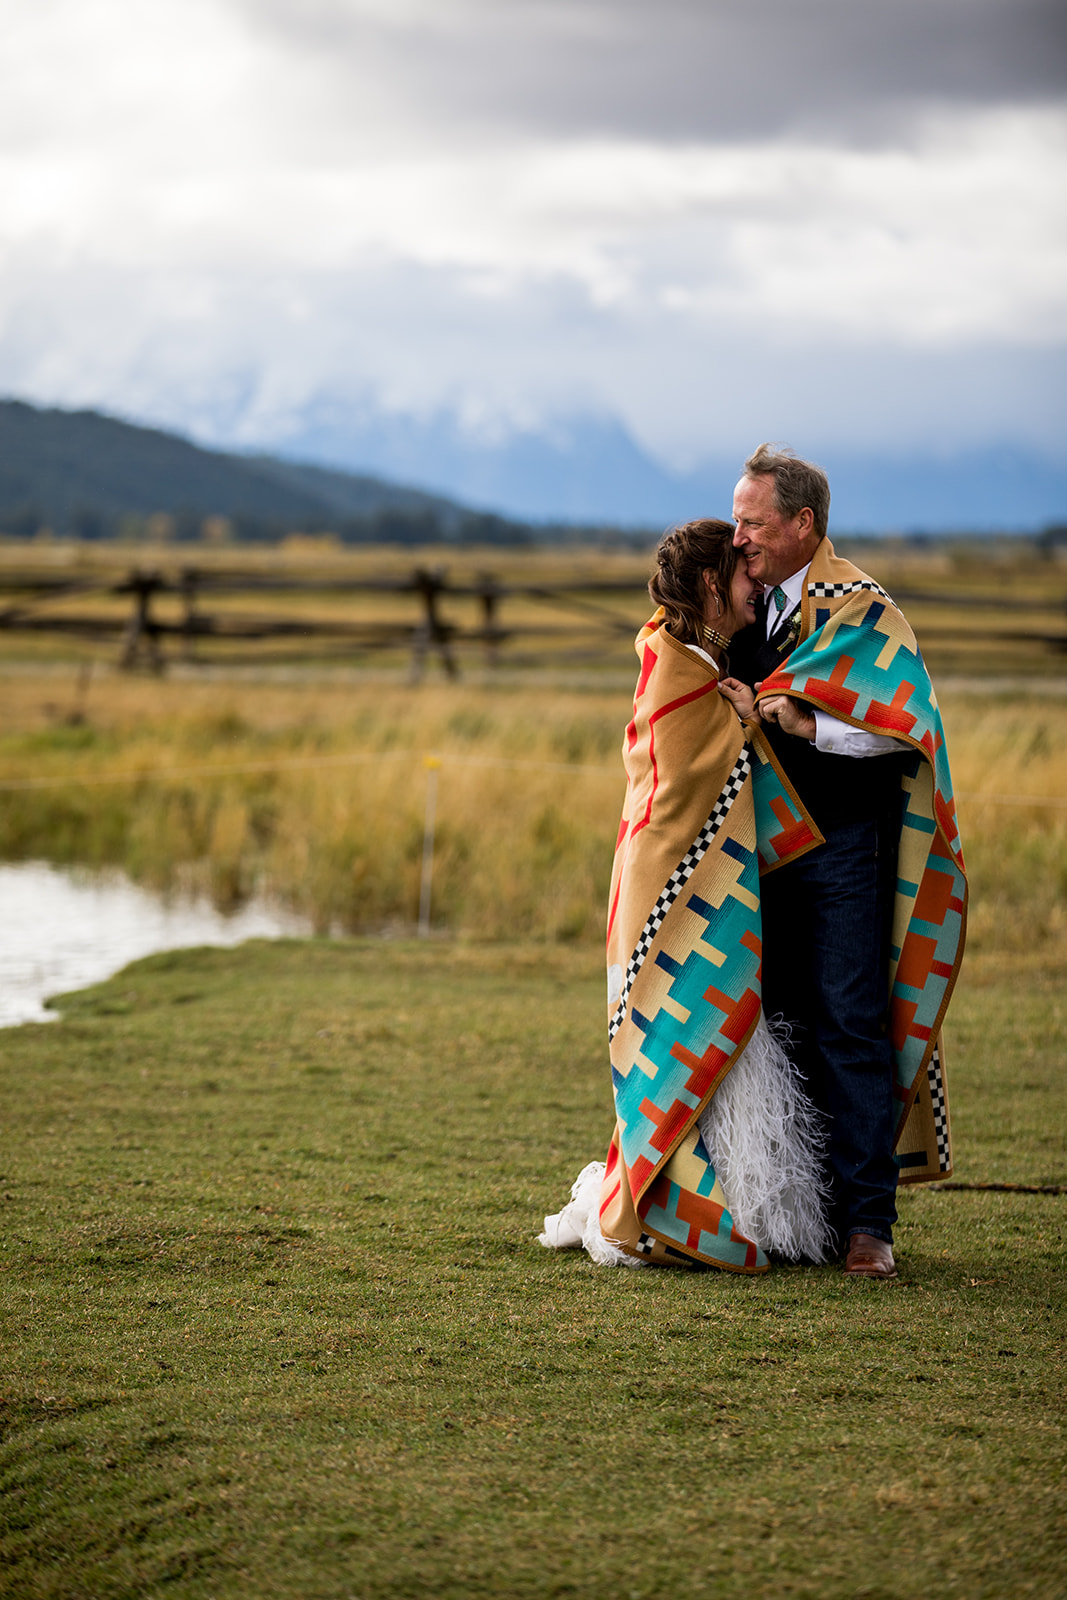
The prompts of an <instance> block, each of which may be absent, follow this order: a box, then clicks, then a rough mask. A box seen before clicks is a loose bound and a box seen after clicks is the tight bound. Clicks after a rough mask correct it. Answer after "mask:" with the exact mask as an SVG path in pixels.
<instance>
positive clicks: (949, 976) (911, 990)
mask: <svg viewBox="0 0 1067 1600" xmlns="http://www.w3.org/2000/svg"><path fill="white" fill-rule="evenodd" d="M768 694H789V695H793V696H794V697H795V698H797V699H799V700H804V701H806V702H807V703H808V704H809V705H811V706H814V707H817V708H818V709H819V710H822V711H827V712H830V713H831V714H832V715H833V716H835V717H838V718H840V720H841V721H843V722H847V723H849V724H850V725H851V726H852V727H854V728H865V729H866V730H867V731H868V732H871V733H888V734H892V735H894V736H895V737H896V738H898V739H902V740H903V741H904V742H905V743H906V744H909V745H911V746H912V748H913V750H914V758H913V760H912V761H911V763H910V765H909V766H908V768H907V770H906V771H905V773H904V776H903V777H902V779H901V786H902V790H903V795H902V810H901V833H900V853H899V858H898V865H897V886H896V897H895V903H894V912H893V932H892V940H891V946H892V948H891V958H890V1009H889V1026H890V1038H891V1042H892V1046H893V1060H894V1074H895V1082H894V1094H895V1096H896V1100H897V1106H898V1116H897V1129H896V1145H895V1150H896V1156H897V1161H898V1163H899V1165H900V1180H901V1182H902V1183H916V1182H922V1181H926V1180H929V1179H935V1178H938V1177H945V1176H947V1175H948V1173H949V1172H951V1170H952V1157H951V1136H950V1126H949V1114H948V1092H947V1085H946V1082H945V1071H944V1048H943V1044H942V1043H941V1040H940V1034H941V1026H942V1022H943V1020H944V1016H945V1012H946V1010H947V1008H948V1003H949V1000H950V999H951V996H952V990H953V987H954V986H955V982H956V978H957V976H958V973H959V969H960V963H961V961H962V958H963V945H964V938H965V934H966V917H967V879H966V874H965V869H964V863H963V853H962V850H961V847H960V837H959V829H958V827H957V825H956V809H955V804H954V801H953V797H952V778H951V774H950V772H949V766H948V757H947V753H946V750H945V737H944V729H943V727H942V723H941V713H940V711H939V709H938V705H937V699H936V696H935V694H934V690H933V685H932V684H931V682H930V677H929V674H928V673H927V670H926V666H925V663H924V662H923V659H922V655H921V653H920V651H919V647H918V645H917V644H916V642H915V636H914V634H913V633H912V631H911V628H910V627H909V626H908V623H907V621H906V620H905V618H904V617H903V615H902V614H901V612H900V611H898V610H897V608H896V606H895V605H894V604H893V602H892V600H891V599H890V598H889V596H888V595H887V594H886V592H885V590H884V589H882V588H881V587H880V586H879V585H878V584H876V583H875V582H874V581H873V580H872V579H871V578H868V577H867V576H866V575H865V574H864V573H862V572H860V570H859V569H858V568H857V567H854V566H853V565H852V563H851V562H849V561H845V560H843V559H842V558H841V557H839V556H837V555H835V554H834V550H833V546H832V545H831V544H830V541H829V540H828V539H824V540H823V541H822V543H821V544H820V545H819V547H818V549H817V550H816V553H815V557H814V559H813V561H812V564H811V567H810V569H809V572H808V579H807V583H806V586H805V593H804V595H803V597H802V601H801V629H800V637H799V640H798V643H797V646H796V648H795V650H794V651H793V652H792V654H791V655H790V656H789V657H788V658H787V659H786V661H785V662H784V663H783V664H782V666H781V667H780V668H779V669H778V671H777V672H775V674H774V675H773V677H770V678H767V679H766V680H765V681H764V683H763V684H762V686H761V690H760V695H759V698H761V699H762V698H763V697H764V696H765V695H768Z"/></svg>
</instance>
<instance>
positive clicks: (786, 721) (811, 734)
mask: <svg viewBox="0 0 1067 1600" xmlns="http://www.w3.org/2000/svg"><path fill="white" fill-rule="evenodd" d="M759 714H760V716H761V718H762V719H763V721H764V722H776V723H777V724H778V726H779V727H780V728H781V730H782V732H783V733H791V734H793V735H794V737H795V738H797V739H807V741H808V743H809V744H810V743H811V741H812V740H813V739H814V738H815V713H814V711H809V710H808V708H807V706H806V705H804V704H803V702H802V701H800V700H794V699H793V698H792V697H791V696H790V695H787V694H772V695H771V696H770V697H769V698H768V699H766V700H761V701H760V703H759Z"/></svg>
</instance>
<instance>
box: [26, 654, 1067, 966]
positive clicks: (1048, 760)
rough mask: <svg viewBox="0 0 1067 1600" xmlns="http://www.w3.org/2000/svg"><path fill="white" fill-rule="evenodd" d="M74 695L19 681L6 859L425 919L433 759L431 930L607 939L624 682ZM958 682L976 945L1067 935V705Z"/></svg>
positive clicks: (61, 684)
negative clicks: (120, 871)
mask: <svg viewBox="0 0 1067 1600" xmlns="http://www.w3.org/2000/svg"><path fill="white" fill-rule="evenodd" d="M78 694H79V691H78V688H77V684H76V681H75V674H74V672H73V670H71V672H70V674H69V675H68V676H67V677H66V678H57V677H55V676H50V677H39V676H36V675H32V674H30V675H22V676H18V677H9V678H8V679H7V680H6V682H5V704H6V713H7V730H8V731H7V733H6V736H5V737H4V739H3V740H2V741H0V781H7V782H16V783H18V782H24V781H26V780H32V781H33V782H34V783H35V784H47V785H48V786H47V787H33V788H18V789H13V790H12V789H9V790H6V791H2V792H0V857H6V858H8V859H11V858H25V857H29V856H47V857H49V858H50V859H52V860H59V861H71V862H84V863H88V864H93V865H100V864H107V863H114V864H117V865H122V866H124V867H125V868H127V870H129V871H130V872H132V873H133V874H134V875H135V876H136V877H137V878H139V879H140V880H141V881H143V882H146V883H148V884H151V885H154V886H156V887H159V888H163V889H167V888H173V887H176V886H197V887H205V888H207V889H209V891H210V892H211V893H212V894H213V896H214V897H215V899H216V901H217V902H218V903H219V904H221V905H223V906H225V905H233V904H236V903H238V902H239V901H240V900H242V899H243V898H244V897H245V896H247V895H248V894H250V893H252V892H253V891H254V890H256V889H266V890H267V891H269V892H271V893H273V894H275V895H277V896H279V897H281V898H282V899H284V900H286V901H288V902H289V903H291V904H293V905H295V906H297V907H300V908H302V909H304V910H306V911H307V912H309V913H310V914H311V916H312V917H313V918H314V920H315V922H316V925H317V926H318V927H320V928H323V929H325V928H328V927H334V928H337V929H340V930H344V931H367V930H376V929H382V928H386V927H392V928H394V929H395V928H403V927H409V926H410V925H411V924H412V922H413V921H414V919H415V916H416V914H417V909H418V900H419V877H420V869H421V855H422V843H423V826H424V815H425V801H426V792H427V782H428V771H427V768H426V766H425V764H424V763H425V758H426V757H427V756H429V755H436V756H437V757H439V758H440V759H441V761H442V765H441V767H440V769H439V775H438V793H437V837H436V853H435V863H434V879H433V920H434V925H435V927H437V928H440V929H444V930H447V931H449V932H451V933H453V934H456V935H461V936H465V937H473V938H480V939H486V938H489V939H495V938H513V937H533V938H543V939H549V940H558V939H583V940H584V939H588V940H593V939H598V938H599V937H600V933H601V929H602V923H603V905H604V900H605V896H606V889H607V879H608V873H609V871H610V862H611V854H612V847H613V843H614V837H615V829H616V824H617V819H618V814H619V808H620V804H621V799H622V792H623V777H622V768H621V762H620V759H619V754H618V752H619V747H620V744H621V739H622V730H623V728H624V726H625V723H626V721H627V719H628V716H629V709H630V690H629V689H622V688H620V689H613V690H610V691H607V690H605V691H585V692H577V691H564V690H558V689H557V690H551V691H550V690H542V691H540V692H538V691H535V690H532V689H526V688H520V689H511V690H507V689H500V688H498V689H492V688H484V687H482V688H479V687H474V686H469V685H463V684H460V685H451V684H437V683H434V684H429V685H424V686H422V687H418V688H413V687H404V686H400V685H390V684H381V683H378V684H375V683H362V684H359V683H357V684H340V683H333V684H331V683H317V684H316V683H306V684H296V683H294V684H288V685H283V684H272V683H263V682H260V683H238V682H232V681H230V682H203V681H199V682H198V681H188V682H186V681H181V682H179V681H174V680H172V679H166V678H165V679H163V680H154V679H145V678H139V677H129V676H123V675H121V674H118V673H111V674H109V675H106V676H99V677H97V678H95V679H94V680H93V682H92V683H91V685H90V686H89V689H88V693H87V697H86V698H85V700H84V710H83V712H82V715H83V717H84V720H83V721H80V722H79V721H75V722H72V721H71V720H70V718H71V710H72V707H74V706H75V704H76V703H80V702H79V700H78ZM944 698H945V705H944V714H945V721H946V727H947V732H948V740H949V750H950V753H951V757H952V765H953V772H954V777H955V782H956V788H957V790H958V792H959V794H960V801H959V809H960V816H961V827H962V832H963V837H964V844H965V849H966V853H967V857H968V862H969V865H970V868H971V873H972V883H973V886H974V899H973V903H972V913H971V938H972V948H975V949H983V948H985V949H989V948H1001V949H1017V950H1022V949H1027V948H1030V947H1032V946H1035V945H1049V944H1050V943H1051V944H1052V945H1059V944H1060V943H1061V942H1064V943H1067V930H1065V927H1064V921H1065V918H1064V910H1063V907H1064V904H1065V901H1067V807H1065V806H1064V805H1063V803H1062V802H1063V799H1064V797H1065V796H1067V700H1065V699H1063V698H1060V697H1055V696H1046V697H1041V696H1038V695H1026V694H1022V693H1013V694H1007V693H999V694H983V695H975V694H963V693H959V692H956V693H949V694H948V695H946V696H945V697H944ZM223 769H225V770H223ZM233 769H239V770H233ZM122 775H127V780H128V781H117V782H111V781H103V782H102V781H100V780H109V779H111V778H114V777H121V776H122ZM983 795H988V796H990V797H991V798H990V799H988V800H984V799H982V798H981V797H982V796H983ZM1021 796H1033V797H1035V803H1034V804H1032V805H1029V804H1018V803H1010V802H1012V801H1017V800H1018V798H1019V797H1021ZM1039 802H1047V803H1039Z"/></svg>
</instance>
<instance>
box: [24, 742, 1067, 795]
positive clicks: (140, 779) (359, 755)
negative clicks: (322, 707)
mask: <svg viewBox="0 0 1067 1600" xmlns="http://www.w3.org/2000/svg"><path fill="white" fill-rule="evenodd" d="M426 759H427V752H426V751H423V750H356V751H349V752H348V753H347V754H346V755H336V756H289V757H285V758H283V759H280V760H273V761H225V762H223V761H220V762H202V763H196V764H194V765H191V766H186V767H155V768H153V769H151V770H149V771H145V772H103V773H86V774H84V775H82V776H71V777H69V778H5V779H0V791H14V790H19V789H64V788H68V787H69V786H70V785H72V784H105V783H146V782H149V781H155V780H160V779H166V778H185V777H199V778H221V777H239V776H241V775H242V774H249V773H259V772H296V771H301V770H308V771H312V770H314V769H315V768H321V767H348V766H360V765H362V764H363V763H364V762H367V761H425V760H426ZM433 759H434V760H436V761H439V762H441V763H442V765H451V766H458V767H489V768H493V767H496V768H501V769H505V770H508V769H510V770H517V769H521V770H526V771H534V772H590V773H601V774H607V773H610V774H613V775H615V776H618V777H621V776H622V769H621V768H620V767H619V766H616V765H611V766H607V765H604V764H599V765H594V764H592V763H590V762H581V761H528V760H526V759H524V758H522V757H518V756H464V755H455V754H448V753H445V754H442V753H440V752H435V753H434V755H433ZM955 798H956V799H957V800H965V801H970V802H975V803H978V804H985V805H997V806H1054V807H1055V806H1067V796H1065V795H1038V794H985V793H983V792H981V791H972V790H960V791H958V792H957V794H956V796H955Z"/></svg>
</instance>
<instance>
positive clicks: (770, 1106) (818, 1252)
mask: <svg viewBox="0 0 1067 1600" xmlns="http://www.w3.org/2000/svg"><path fill="white" fill-rule="evenodd" d="M781 1031H782V1033H783V1034H786V1036H787V1030H785V1029H782V1030H781ZM697 1126H698V1128H699V1130H700V1137H701V1139H702V1140H703V1141H704V1145H705V1148H706V1149H707V1152H708V1155H709V1156H710V1157H711V1163H712V1166H713V1167H714V1168H715V1172H716V1174H717V1176H718V1178H719V1181H720V1182H721V1184H722V1187H723V1192H724V1193H725V1195H726V1202H727V1206H728V1209H729V1211H730V1214H731V1216H732V1217H733V1221H734V1226H735V1227H736V1228H737V1231H738V1232H739V1233H743V1234H744V1235H745V1237H746V1239H752V1240H753V1241H754V1242H755V1243H756V1244H758V1245H759V1246H760V1247H761V1248H762V1249H763V1250H769V1251H772V1252H773V1253H774V1254H775V1255H777V1256H780V1257H783V1258H784V1259H785V1260H787V1261H797V1260H799V1259H800V1258H801V1257H804V1258H805V1259H807V1260H809V1261H824V1260H826V1258H827V1256H828V1255H829V1254H830V1252H831V1250H832V1248H833V1243H834V1240H833V1234H832V1231H831V1229H830V1226H829V1224H828V1222H827V1217H826V1201H827V1192H826V1185H825V1179H824V1177H823V1168H822V1154H823V1150H824V1147H825V1143H826V1130H825V1121H824V1118H823V1117H822V1116H821V1115H820V1114H819V1112H818V1111H817V1110H816V1109H815V1107H814V1106H813V1105H812V1103H811V1101H810V1100H809V1099H808V1096H807V1095H806V1094H805V1092H804V1088H803V1085H802V1083H801V1081H800V1074H799V1073H798V1072H797V1070H796V1068H795V1067H794V1066H793V1064H792V1062H791V1061H790V1060H789V1057H788V1056H787V1055H786V1053H785V1050H784V1049H783V1047H782V1044H781V1041H780V1039H779V1038H778V1037H776V1034H775V1031H774V1029H773V1028H772V1027H768V1026H767V1023H766V1021H765V1020H764V1018H763V1017H761V1018H760V1020H759V1023H758V1024H757V1026H756V1031H755V1033H754V1034H753V1035H752V1038H751V1040H750V1042H749V1044H748V1048H747V1049H746V1050H745V1053H744V1055H743V1056H742V1057H741V1059H740V1061H738V1062H737V1064H736V1066H735V1067H734V1068H733V1071H732V1072H730V1074H729V1075H728V1077H727V1078H726V1081H725V1083H723V1085H722V1086H721V1088H720V1089H719V1090H718V1092H717V1093H716V1094H715V1095H714V1097H713V1098H712V1100H711V1103H710V1104H709V1105H708V1106H706V1107H705V1109H704V1110H703V1111H702V1112H701V1114H700V1117H699V1119H698V1123H697ZM603 1176H604V1163H603V1162H602V1161H591V1162H590V1163H589V1165H588V1166H587V1167H583V1169H582V1171H581V1172H580V1173H579V1174H578V1177H577V1178H576V1179H575V1181H574V1183H573V1185H572V1186H571V1199H570V1202H569V1204H567V1205H566V1206H564V1208H563V1210H562V1211H560V1212H558V1213H557V1214H556V1215H555V1216H550V1217H546V1218H545V1230H544V1232H543V1233H542V1234H540V1235H539V1238H540V1242H541V1244H543V1245H544V1247H545V1249H546V1250H577V1249H584V1250H585V1251H586V1252H587V1253H588V1254H589V1256H591V1258H592V1259H593V1260H594V1261H595V1262H596V1263H597V1265H598V1266H607V1267H643V1266H647V1265H648V1263H647V1262H646V1261H644V1260H642V1259H640V1258H639V1257H637V1256H631V1255H628V1254H627V1252H626V1251H625V1250H620V1249H619V1247H618V1246H617V1245H614V1244H612V1243H611V1242H610V1240H608V1239H605V1238H604V1237H603V1235H602V1234H601V1232H600V1184H601V1179H602V1178H603Z"/></svg>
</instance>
